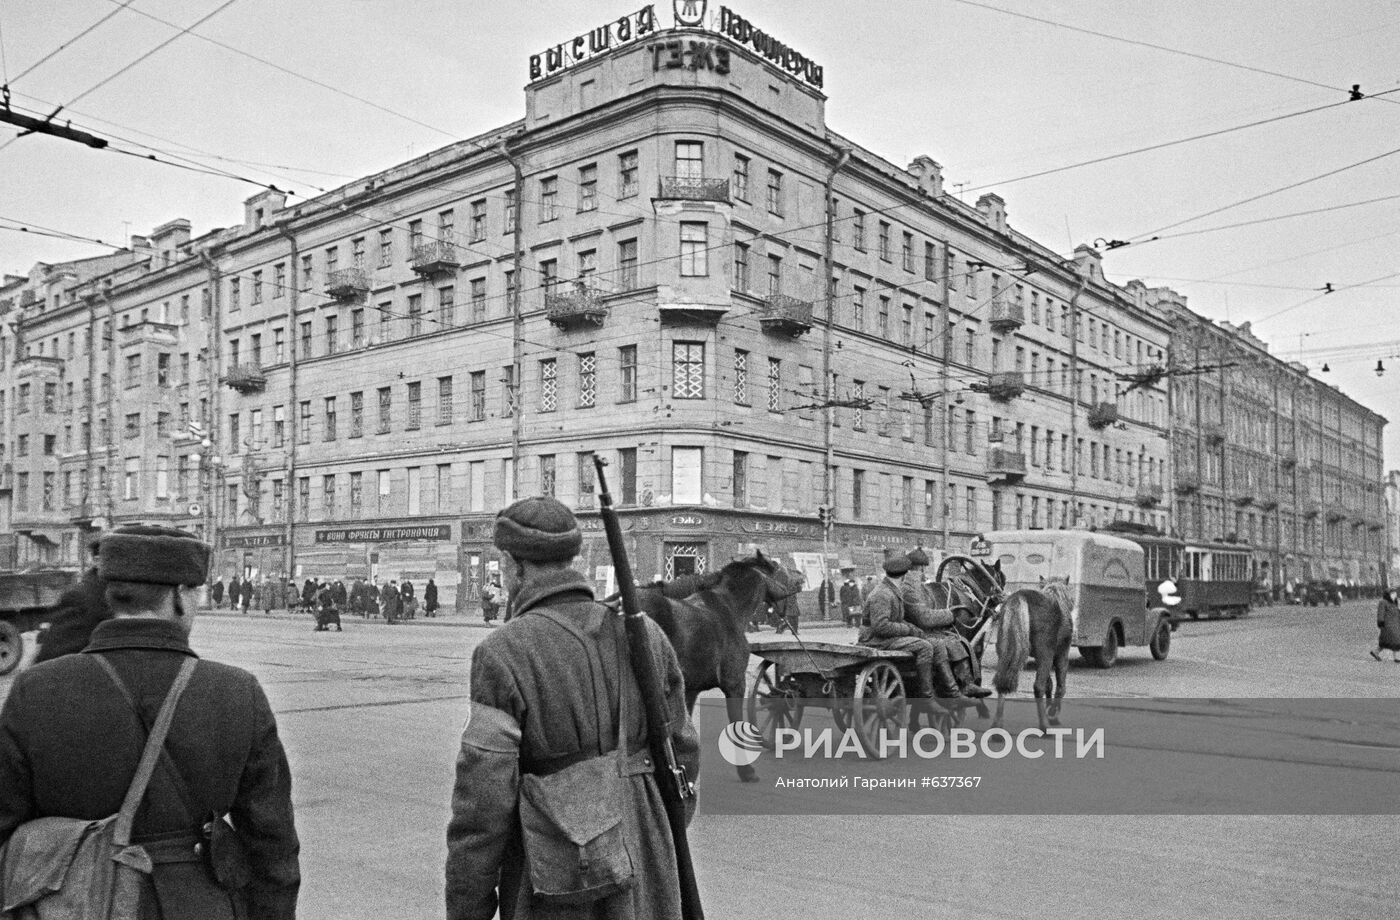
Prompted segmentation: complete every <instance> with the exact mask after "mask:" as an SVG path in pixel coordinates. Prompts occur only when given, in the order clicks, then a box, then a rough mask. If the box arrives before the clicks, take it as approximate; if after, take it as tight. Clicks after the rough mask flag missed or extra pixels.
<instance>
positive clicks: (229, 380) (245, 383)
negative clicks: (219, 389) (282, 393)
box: [224, 364, 267, 393]
mask: <svg viewBox="0 0 1400 920" xmlns="http://www.w3.org/2000/svg"><path fill="white" fill-rule="evenodd" d="M224 384H225V385H226V386H228V387H231V388H232V389H235V390H237V391H238V392H240V393H261V392H262V390H263V387H265V386H267V377H266V375H264V374H263V372H262V368H260V367H258V366H257V365H254V364H236V365H234V366H233V367H231V368H229V369H228V373H226V374H225V375H224Z"/></svg>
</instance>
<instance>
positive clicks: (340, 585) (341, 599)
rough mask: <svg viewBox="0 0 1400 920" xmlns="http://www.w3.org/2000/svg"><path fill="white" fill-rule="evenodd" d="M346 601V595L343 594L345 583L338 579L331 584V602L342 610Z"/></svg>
mask: <svg viewBox="0 0 1400 920" xmlns="http://www.w3.org/2000/svg"><path fill="white" fill-rule="evenodd" d="M348 599H349V598H348V595H347V594H346V593H345V582H343V581H341V580H340V579H338V578H337V579H336V580H335V581H333V582H331V600H332V601H333V602H334V603H335V606H336V607H337V608H340V609H344V607H345V604H346V601H347V600H348Z"/></svg>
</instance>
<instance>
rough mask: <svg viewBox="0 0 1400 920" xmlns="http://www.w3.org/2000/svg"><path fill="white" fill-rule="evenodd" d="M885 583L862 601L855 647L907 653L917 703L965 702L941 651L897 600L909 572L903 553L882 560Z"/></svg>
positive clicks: (899, 600) (906, 558) (906, 557)
mask: <svg viewBox="0 0 1400 920" xmlns="http://www.w3.org/2000/svg"><path fill="white" fill-rule="evenodd" d="M884 568H885V580H884V581H882V582H880V583H879V584H878V585H876V586H875V590H873V591H871V592H870V596H869V597H867V598H866V599H865V620H866V622H868V623H869V625H868V626H864V627H862V628H861V631H860V637H859V638H858V639H857V640H856V641H857V642H858V643H859V644H861V645H864V646H868V647H870V648H878V649H884V650H885V651H890V652H910V653H912V654H913V656H914V672H915V675H916V676H917V678H918V679H917V681H916V687H915V691H916V694H917V698H918V700H919V701H920V702H923V701H926V700H929V699H931V698H933V697H935V696H937V697H941V698H945V699H956V700H962V699H967V697H965V696H964V695H963V693H962V691H961V690H959V689H958V682H957V681H956V680H955V679H954V678H953V671H952V669H951V668H950V667H949V666H948V656H947V655H946V654H942V655H940V654H939V653H940V652H941V651H942V649H941V647H940V646H938V645H937V644H935V643H933V642H930V641H929V640H928V639H926V638H925V637H924V631H923V630H922V629H920V628H919V627H918V626H916V625H915V624H914V623H913V622H911V621H910V620H909V613H910V611H909V610H908V609H907V608H906V607H905V604H904V601H903V599H902V597H901V594H902V582H903V580H904V576H905V574H907V573H908V571H909V568H910V566H909V557H908V556H907V555H905V554H903V553H899V554H890V555H888V556H886V557H885V563H884Z"/></svg>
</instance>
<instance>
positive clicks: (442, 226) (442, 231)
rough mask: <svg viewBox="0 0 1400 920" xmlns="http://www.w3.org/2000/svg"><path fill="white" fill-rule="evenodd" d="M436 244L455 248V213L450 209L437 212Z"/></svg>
mask: <svg viewBox="0 0 1400 920" xmlns="http://www.w3.org/2000/svg"><path fill="white" fill-rule="evenodd" d="M437 238H438V242H440V243H443V244H445V245H447V246H455V245H456V244H455V240H456V238H457V213H456V211H454V210H453V209H452V208H448V209H447V210H446V211H439V212H438V233H437Z"/></svg>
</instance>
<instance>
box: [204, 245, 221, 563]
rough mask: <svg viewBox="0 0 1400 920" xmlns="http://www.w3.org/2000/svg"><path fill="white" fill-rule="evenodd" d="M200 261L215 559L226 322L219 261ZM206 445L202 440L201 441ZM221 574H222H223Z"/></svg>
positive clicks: (209, 532) (208, 521)
mask: <svg viewBox="0 0 1400 920" xmlns="http://www.w3.org/2000/svg"><path fill="white" fill-rule="evenodd" d="M199 258H200V261H202V262H203V263H204V270H205V272H207V273H208V275H209V319H208V321H206V322H205V324H204V330H205V335H206V343H207V344H206V345H205V354H204V385H205V387H206V388H207V390H206V392H207V393H208V394H209V417H208V418H207V419H204V420H203V421H204V423H205V424H206V425H207V431H208V432H209V436H208V438H207V440H208V441H209V446H208V447H205V448H204V462H205V464H206V469H207V470H208V471H209V479H208V482H209V494H208V495H206V496H205V500H204V533H205V539H206V540H208V541H209V545H210V546H212V547H214V552H215V557H214V558H215V559H216V560H217V559H218V558H219V557H218V551H219V540H220V534H219V526H220V520H221V514H220V513H219V510H218V507H219V502H221V501H222V500H223V492H224V489H223V485H224V483H223V477H222V476H221V475H220V474H219V470H220V469H222V467H221V466H220V465H219V464H217V463H215V462H214V460H215V458H216V457H218V458H219V460H220V461H221V462H222V460H223V459H224V458H223V457H222V456H221V455H220V454H219V453H218V450H219V432H220V425H219V419H220V418H222V415H221V414H220V410H221V409H222V404H221V402H220V399H219V370H220V368H221V367H222V365H223V360H222V359H223V349H222V347H221V345H220V342H221V341H222V336H221V335H220V332H221V329H220V326H221V324H222V322H223V310H222V306H221V305H222V303H223V296H222V293H223V290H222V289H223V273H222V272H220V271H219V265H218V263H217V262H216V261H215V260H214V257H213V256H211V255H210V254H209V250H206V249H201V250H200V252H199ZM200 446H201V447H204V445H203V444H201V445H200ZM221 577H222V576H221Z"/></svg>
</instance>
